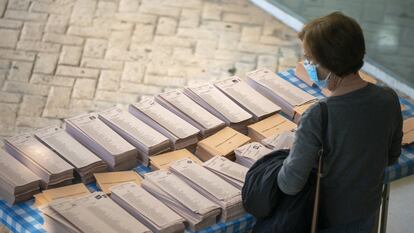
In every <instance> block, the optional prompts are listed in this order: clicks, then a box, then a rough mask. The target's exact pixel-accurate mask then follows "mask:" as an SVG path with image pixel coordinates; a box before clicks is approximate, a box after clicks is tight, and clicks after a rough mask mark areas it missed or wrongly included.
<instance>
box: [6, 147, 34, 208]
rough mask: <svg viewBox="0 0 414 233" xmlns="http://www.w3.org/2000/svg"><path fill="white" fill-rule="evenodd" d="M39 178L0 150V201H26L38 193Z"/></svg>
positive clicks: (10, 202) (12, 202)
mask: <svg viewBox="0 0 414 233" xmlns="http://www.w3.org/2000/svg"><path fill="white" fill-rule="evenodd" d="M39 185H40V177H38V176H37V175H36V174H34V173H33V172H32V171H30V170H29V169H28V168H26V167H25V166H24V165H23V164H21V163H20V162H19V161H18V160H17V159H15V158H14V157H13V156H11V155H10V154H9V153H7V152H6V151H4V150H3V149H1V148H0V199H3V200H6V201H7V202H8V203H9V204H14V203H16V202H21V201H26V200H29V199H30V198H32V197H33V195H34V194H36V193H38V192H39Z"/></svg>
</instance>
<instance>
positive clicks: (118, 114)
mask: <svg viewBox="0 0 414 233" xmlns="http://www.w3.org/2000/svg"><path fill="white" fill-rule="evenodd" d="M99 119H101V120H102V121H103V122H104V123H106V124H107V125H108V126H109V127H111V129H113V130H114V131H115V132H117V133H118V134H119V135H121V136H122V137H123V138H124V139H125V140H127V141H128V142H129V143H131V144H132V145H133V146H135V147H136V148H137V149H138V155H139V156H138V159H139V161H140V162H141V163H142V164H144V165H145V166H148V164H149V158H148V156H151V155H156V154H159V153H162V152H165V151H167V150H169V149H170V141H169V140H168V138H167V137H165V136H164V135H162V134H161V133H159V132H158V131H156V130H155V129H153V128H151V127H150V126H149V125H147V124H145V123H144V122H143V121H141V120H140V119H138V118H136V117H134V116H133V115H131V114H130V113H128V112H126V111H123V110H121V109H119V108H116V107H115V108H111V109H108V110H106V111H103V112H101V113H99Z"/></svg>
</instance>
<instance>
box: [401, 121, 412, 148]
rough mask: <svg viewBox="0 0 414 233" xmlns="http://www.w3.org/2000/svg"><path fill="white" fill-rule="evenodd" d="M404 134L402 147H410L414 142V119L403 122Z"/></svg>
mask: <svg viewBox="0 0 414 233" xmlns="http://www.w3.org/2000/svg"><path fill="white" fill-rule="evenodd" d="M403 133H404V135H403V138H402V145H408V144H411V143H413V142H414V117H410V118H407V119H405V120H404V121H403Z"/></svg>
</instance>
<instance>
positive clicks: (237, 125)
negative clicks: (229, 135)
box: [184, 84, 253, 133]
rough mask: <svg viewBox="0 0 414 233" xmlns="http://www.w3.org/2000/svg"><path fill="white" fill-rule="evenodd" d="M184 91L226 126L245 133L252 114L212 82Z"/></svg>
mask: <svg viewBox="0 0 414 233" xmlns="http://www.w3.org/2000/svg"><path fill="white" fill-rule="evenodd" d="M184 93H185V94H186V95H188V96H189V97H190V98H192V99H193V100H194V101H196V102H197V103H198V104H200V105H201V106H203V107H204V108H205V109H207V110H208V111H209V112H211V113H212V114H214V115H215V116H216V117H218V118H220V119H221V120H222V121H224V122H225V123H226V125H227V126H230V127H231V128H233V129H235V130H237V131H239V132H241V133H247V128H246V126H247V125H248V124H249V123H250V121H251V119H252V117H253V116H252V115H251V114H250V113H248V112H246V111H245V110H244V109H243V108H241V107H240V106H239V105H237V104H236V103H234V102H233V101H232V100H231V99H230V98H229V97H227V96H226V95H225V94H224V93H223V92H221V91H220V90H218V89H217V88H216V87H215V86H214V85H212V84H204V85H201V86H198V87H190V88H186V89H184Z"/></svg>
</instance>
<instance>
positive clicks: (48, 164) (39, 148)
mask: <svg viewBox="0 0 414 233" xmlns="http://www.w3.org/2000/svg"><path fill="white" fill-rule="evenodd" d="M5 149H6V150H7V151H8V152H9V153H10V154H11V155H13V157H15V158H16V159H17V160H19V161H20V162H21V163H22V164H24V165H25V166H26V167H27V168H29V169H30V170H31V171H32V172H33V173H35V174H36V175H38V176H39V177H40V178H41V181H42V182H41V185H42V188H43V189H47V188H48V187H49V186H59V185H61V184H68V183H71V182H72V179H73V169H74V168H73V167H72V166H71V165H70V164H68V163H67V162H66V161H65V160H63V159H62V158H60V157H59V155H57V154H56V153H55V152H53V151H52V150H51V149H49V148H48V147H46V146H45V145H43V144H42V143H41V142H40V141H38V140H37V139H36V138H35V137H34V136H32V135H30V134H22V135H18V136H14V137H11V138H7V139H6V140H5Z"/></svg>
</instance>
